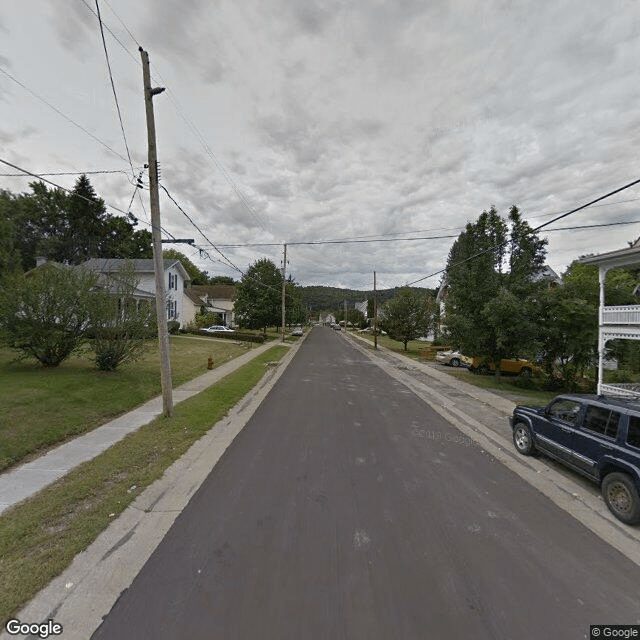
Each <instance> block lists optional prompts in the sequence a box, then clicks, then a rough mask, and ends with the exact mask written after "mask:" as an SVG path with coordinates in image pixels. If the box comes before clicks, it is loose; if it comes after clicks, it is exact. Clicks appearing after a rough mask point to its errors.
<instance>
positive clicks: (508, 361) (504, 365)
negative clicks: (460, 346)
mask: <svg viewBox="0 0 640 640" xmlns="http://www.w3.org/2000/svg"><path fill="white" fill-rule="evenodd" d="M460 359H461V360H462V362H463V363H464V364H465V365H467V366H468V367H469V371H471V372H473V373H480V374H484V373H489V372H490V371H495V370H496V365H495V364H494V363H493V362H486V361H485V360H483V359H482V358H479V357H477V356H461V358H460ZM500 371H501V373H513V374H516V375H519V376H523V377H525V378H528V377H530V376H531V374H533V373H539V372H540V367H538V365H536V364H534V363H533V362H529V360H525V359H524V358H503V359H502V360H500Z"/></svg>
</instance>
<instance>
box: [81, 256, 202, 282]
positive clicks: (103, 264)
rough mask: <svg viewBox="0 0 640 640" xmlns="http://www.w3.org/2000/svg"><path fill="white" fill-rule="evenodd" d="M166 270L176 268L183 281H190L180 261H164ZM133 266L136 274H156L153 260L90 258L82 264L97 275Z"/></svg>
mask: <svg viewBox="0 0 640 640" xmlns="http://www.w3.org/2000/svg"><path fill="white" fill-rule="evenodd" d="M162 262H163V266H164V270H165V271H167V269H171V268H176V269H177V270H178V271H179V272H180V275H181V276H182V279H183V280H190V278H189V274H188V273H187V272H186V270H185V268H184V267H183V266H182V263H181V262H180V260H176V259H168V260H167V259H165V260H163V261H162ZM128 265H132V266H133V270H134V272H135V273H154V271H155V267H154V261H153V260H152V259H151V258H139V259H136V260H129V259H127V258H89V260H87V261H85V262H83V263H82V264H80V265H79V266H80V267H84V268H85V269H90V270H91V271H96V272H97V273H114V272H115V271H119V270H120V269H122V267H124V266H128Z"/></svg>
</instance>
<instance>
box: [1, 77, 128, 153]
mask: <svg viewBox="0 0 640 640" xmlns="http://www.w3.org/2000/svg"><path fill="white" fill-rule="evenodd" d="M0 72H1V73H4V75H5V76H7V77H8V78H9V79H10V80H12V81H13V82H15V83H16V84H17V85H18V86H20V87H22V88H23V89H24V90H25V91H26V92H27V93H29V94H31V95H32V96H33V97H34V98H36V99H37V100H40V102H42V103H43V104H45V105H47V107H49V108H50V109H52V110H53V111H55V112H56V113H57V114H58V115H59V116H61V117H63V118H64V119H65V120H66V121H67V122H69V123H71V124H72V125H73V126H74V127H77V128H78V129H80V131H82V132H83V133H86V134H87V135H88V136H89V137H90V138H92V139H93V140H95V141H96V142H98V143H99V144H101V145H102V146H103V147H104V148H105V149H108V150H109V151H111V153H113V154H115V155H116V156H118V158H120V159H121V160H124V161H125V162H127V158H125V157H124V156H123V155H122V154H120V153H118V152H117V151H116V150H115V149H112V148H111V147H110V146H109V145H108V144H107V143H106V142H104V141H102V140H100V138H98V137H97V136H95V135H93V133H91V131H89V130H87V129H85V128H84V127H83V126H82V125H81V124H78V123H77V122H76V121H75V120H73V119H72V118H70V117H69V116H67V115H65V114H64V113H62V111H60V109H58V108H57V107H54V106H53V105H52V104H51V103H50V102H48V101H47V100H45V99H44V98H43V97H42V96H39V95H38V94H37V93H35V92H34V91H32V90H31V89H29V87H27V86H26V85H25V84H23V83H22V82H20V80H18V79H17V78H15V77H14V76H12V75H11V74H10V73H9V72H8V71H6V70H5V69H3V68H2V67H0Z"/></svg>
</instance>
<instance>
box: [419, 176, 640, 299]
mask: <svg viewBox="0 0 640 640" xmlns="http://www.w3.org/2000/svg"><path fill="white" fill-rule="evenodd" d="M638 183H640V179H638V180H634V181H633V182H629V183H627V184H625V185H624V186H622V187H619V188H618V189H614V190H613V191H610V192H609V193H606V194H605V195H603V196H600V197H598V198H596V199H595V200H591V201H590V202H587V203H586V204H583V205H580V206H579V207H575V208H574V209H571V210H570V211H567V212H566V213H563V214H561V215H559V216H556V217H555V218H553V219H552V220H549V221H547V222H545V223H543V224H541V225H538V226H537V227H535V228H534V229H531V231H532V233H537V232H538V231H540V229H543V228H544V227H546V226H547V225H550V224H553V223H554V222H557V221H558V220H562V219H563V218H566V217H567V216H570V215H572V214H574V213H577V212H578V211H582V210H583V209H586V208H587V207H590V206H592V205H593V204H595V203H596V202H601V201H602V200H605V199H606V198H610V197H611V196H613V195H615V194H616V193H620V192H621V191H625V190H626V189H630V188H631V187H633V186H635V185H637V184H638ZM505 244H506V242H503V243H499V244H496V245H493V246H492V247H489V248H488V249H484V250H483V251H479V252H478V253H476V254H473V255H471V256H469V257H468V258H465V259H464V260H460V261H458V262H455V263H453V265H449V266H448V267H445V268H444V269H439V270H438V271H434V272H433V273H431V274H429V275H427V276H424V277H422V278H418V279H417V280H414V281H413V282H409V283H408V284H407V286H411V285H413V284H417V283H418V282H423V281H424V280H428V279H429V278H432V277H433V276H437V275H439V274H441V273H445V272H446V271H447V268H450V267H451V266H458V265H460V264H464V263H465V262H469V261H470V260H474V259H475V258H478V257H480V256H482V255H484V254H486V253H489V252H491V251H495V250H496V249H498V248H500V247H501V246H504V245H505Z"/></svg>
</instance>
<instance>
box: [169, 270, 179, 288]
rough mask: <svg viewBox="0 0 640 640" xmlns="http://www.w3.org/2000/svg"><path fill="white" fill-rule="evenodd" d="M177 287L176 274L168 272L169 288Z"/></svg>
mask: <svg viewBox="0 0 640 640" xmlns="http://www.w3.org/2000/svg"><path fill="white" fill-rule="evenodd" d="M177 288H178V275H177V274H173V273H171V272H169V289H177Z"/></svg>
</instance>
